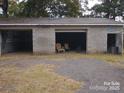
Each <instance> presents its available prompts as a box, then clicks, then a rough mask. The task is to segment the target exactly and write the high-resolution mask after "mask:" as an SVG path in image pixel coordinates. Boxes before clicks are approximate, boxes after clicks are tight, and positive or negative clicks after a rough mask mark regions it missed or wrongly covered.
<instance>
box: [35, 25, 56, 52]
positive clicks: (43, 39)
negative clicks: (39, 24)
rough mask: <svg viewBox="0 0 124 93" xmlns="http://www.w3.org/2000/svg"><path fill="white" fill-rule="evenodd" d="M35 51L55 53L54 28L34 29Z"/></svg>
mask: <svg viewBox="0 0 124 93" xmlns="http://www.w3.org/2000/svg"><path fill="white" fill-rule="evenodd" d="M33 52H34V53H55V31H54V29H53V28H48V27H47V28H34V29H33Z"/></svg>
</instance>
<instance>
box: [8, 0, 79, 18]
mask: <svg viewBox="0 0 124 93" xmlns="http://www.w3.org/2000/svg"><path fill="white" fill-rule="evenodd" d="M79 8H80V5H79V1H78V0H27V1H22V2H17V1H14V0H10V1H9V15H10V16H23V17H48V16H51V17H63V16H67V17H76V16H78V15H79V14H80V13H79Z"/></svg>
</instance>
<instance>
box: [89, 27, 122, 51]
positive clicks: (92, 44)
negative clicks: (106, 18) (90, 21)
mask: <svg viewBox="0 0 124 93" xmlns="http://www.w3.org/2000/svg"><path fill="white" fill-rule="evenodd" d="M122 31H123V28H122V27H111V26H110V27H89V28H88V34H87V52H88V53H98V52H107V34H109V33H115V34H118V36H117V46H118V47H119V52H120V53H121V52H122V50H123V48H122V46H123V45H122V36H121V35H122Z"/></svg>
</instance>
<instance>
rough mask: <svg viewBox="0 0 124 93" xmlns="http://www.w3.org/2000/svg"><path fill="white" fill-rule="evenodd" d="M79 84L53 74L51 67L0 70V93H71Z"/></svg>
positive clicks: (8, 67)
mask: <svg viewBox="0 0 124 93" xmlns="http://www.w3.org/2000/svg"><path fill="white" fill-rule="evenodd" d="M79 88H80V83H79V82H77V81H74V80H72V79H69V78H66V77H63V76H59V75H58V74H56V73H54V71H53V66H51V65H37V66H33V67H30V68H28V69H23V70H22V69H20V68H17V67H15V66H6V67H1V68H0V93H73V92H74V91H76V90H77V89H79Z"/></svg>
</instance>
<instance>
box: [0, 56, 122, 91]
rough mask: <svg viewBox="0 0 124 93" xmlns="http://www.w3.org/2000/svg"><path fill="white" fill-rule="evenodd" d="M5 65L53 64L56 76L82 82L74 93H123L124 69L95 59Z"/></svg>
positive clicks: (33, 61) (17, 62)
mask: <svg viewBox="0 0 124 93" xmlns="http://www.w3.org/2000/svg"><path fill="white" fill-rule="evenodd" d="M7 64H16V65H17V66H20V67H28V66H30V65H35V64H54V65H56V66H57V68H56V70H55V71H56V72H57V73H58V74H61V75H64V76H68V77H70V78H72V79H75V80H78V81H80V82H82V81H83V86H82V87H81V88H80V89H79V90H78V91H77V92H76V93H124V69H122V68H119V67H116V66H113V65H110V64H108V63H106V62H102V61H99V60H95V59H88V58H84V59H75V60H72V59H71V58H70V59H66V60H59V61H57V60H46V59H39V58H35V59H23V60H18V61H11V62H0V65H7ZM104 83H105V84H104ZM107 84H108V85H107ZM109 84H110V85H109ZM119 84H120V85H119ZM113 87H114V88H113ZM119 87H120V90H119V89H118V88H119ZM109 88H111V89H109Z"/></svg>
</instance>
